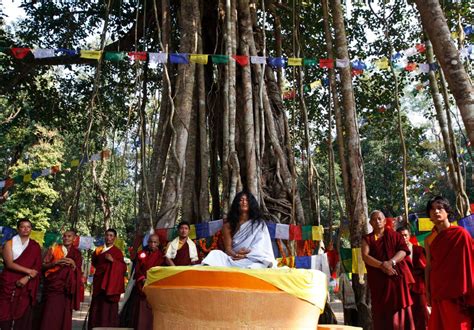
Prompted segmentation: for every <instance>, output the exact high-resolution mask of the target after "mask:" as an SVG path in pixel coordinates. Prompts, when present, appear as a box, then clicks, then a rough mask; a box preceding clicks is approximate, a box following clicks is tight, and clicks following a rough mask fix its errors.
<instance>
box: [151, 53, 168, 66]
mask: <svg viewBox="0 0 474 330" xmlns="http://www.w3.org/2000/svg"><path fill="white" fill-rule="evenodd" d="M164 63H168V54H167V53H148V64H149V65H150V67H152V68H154V67H158V64H164Z"/></svg>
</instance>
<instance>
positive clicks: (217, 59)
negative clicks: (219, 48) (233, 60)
mask: <svg viewBox="0 0 474 330" xmlns="http://www.w3.org/2000/svg"><path fill="white" fill-rule="evenodd" d="M211 59H212V63H213V64H227V63H229V56H228V55H211Z"/></svg>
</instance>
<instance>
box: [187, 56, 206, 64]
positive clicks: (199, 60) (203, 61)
mask: <svg viewBox="0 0 474 330" xmlns="http://www.w3.org/2000/svg"><path fill="white" fill-rule="evenodd" d="M208 59H209V55H203V54H191V55H189V61H190V62H193V63H198V64H207V61H208Z"/></svg>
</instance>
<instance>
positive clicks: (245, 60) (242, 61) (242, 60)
mask: <svg viewBox="0 0 474 330" xmlns="http://www.w3.org/2000/svg"><path fill="white" fill-rule="evenodd" d="M232 58H233V59H234V60H235V61H236V62H237V63H239V65H240V66H246V65H248V64H249V57H248V56H247V55H232Z"/></svg>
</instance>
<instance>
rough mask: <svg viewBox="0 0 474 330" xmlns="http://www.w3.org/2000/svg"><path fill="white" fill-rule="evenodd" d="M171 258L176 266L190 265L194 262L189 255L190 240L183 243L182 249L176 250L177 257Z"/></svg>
mask: <svg viewBox="0 0 474 330" xmlns="http://www.w3.org/2000/svg"><path fill="white" fill-rule="evenodd" d="M171 260H173V262H174V264H175V266H189V265H191V264H192V262H191V257H190V256H189V245H188V241H186V243H184V244H183V246H182V247H181V249H179V250H178V251H177V252H176V257H174V259H171Z"/></svg>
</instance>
